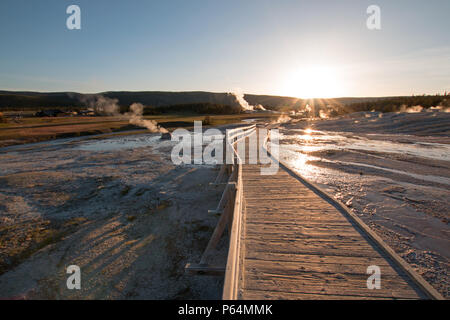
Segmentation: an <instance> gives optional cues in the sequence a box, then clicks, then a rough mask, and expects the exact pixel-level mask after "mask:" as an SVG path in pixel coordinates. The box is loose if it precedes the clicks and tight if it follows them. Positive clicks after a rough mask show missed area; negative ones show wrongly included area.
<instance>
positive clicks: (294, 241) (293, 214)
mask: <svg viewBox="0 0 450 320" xmlns="http://www.w3.org/2000/svg"><path fill="white" fill-rule="evenodd" d="M261 166H262V165H260V164H258V165H250V164H244V165H242V187H243V195H242V198H243V201H242V203H243V205H242V209H241V213H242V217H241V219H242V220H241V221H242V226H241V231H240V235H239V236H240V248H239V253H238V255H239V264H240V267H239V270H240V271H239V276H238V284H237V298H238V299H426V298H427V295H426V294H425V292H423V291H422V290H421V289H420V288H419V287H418V286H417V285H416V283H415V282H414V281H412V280H411V278H410V277H409V276H408V275H407V274H406V273H405V272H403V271H402V270H401V268H399V267H398V266H396V265H395V263H394V261H392V259H391V258H390V257H389V256H388V255H386V254H385V253H384V251H383V250H381V248H380V247H379V246H378V245H377V243H375V242H374V241H372V240H371V239H370V238H369V237H368V236H367V234H366V233H365V232H364V230H361V229H360V227H359V226H358V225H357V224H355V222H354V221H352V220H351V219H350V218H349V217H348V215H347V214H346V212H345V211H344V212H343V211H342V210H339V207H336V206H335V205H334V203H333V202H330V201H327V199H325V198H324V197H323V196H321V195H320V194H318V193H316V192H314V191H313V190H312V189H311V188H310V186H307V185H306V184H305V183H303V182H302V179H299V177H298V176H296V175H295V174H294V173H293V172H292V171H290V170H286V169H287V168H284V167H280V168H279V170H278V172H277V174H275V175H261V171H260V169H261ZM371 265H376V266H378V267H380V271H381V288H380V289H368V287H367V279H368V277H369V276H370V274H367V268H368V267H369V266H371Z"/></svg>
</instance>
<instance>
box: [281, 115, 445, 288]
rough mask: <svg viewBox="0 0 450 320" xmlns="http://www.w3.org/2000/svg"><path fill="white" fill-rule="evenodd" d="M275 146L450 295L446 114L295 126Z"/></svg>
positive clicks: (285, 130)
mask: <svg viewBox="0 0 450 320" xmlns="http://www.w3.org/2000/svg"><path fill="white" fill-rule="evenodd" d="M383 116H384V118H383ZM407 128H408V129H407ZM337 129H339V131H338V130H337ZM396 132H398V133H396ZM280 143H281V146H280V156H281V158H282V159H283V160H284V161H285V162H286V163H287V164H288V165H289V166H290V167H291V168H293V169H295V170H296V171H297V172H299V173H300V174H301V175H302V176H304V177H305V178H307V179H309V180H311V181H313V182H316V183H318V184H319V185H320V186H322V187H323V188H324V189H326V190H328V191H329V192H330V193H332V194H334V195H335V197H336V198H337V199H339V200H341V201H342V202H343V203H345V204H346V205H347V206H348V207H349V208H350V209H351V210H353V211H354V212H355V213H357V214H358V215H359V216H360V217H361V218H362V219H363V220H364V221H365V222H366V223H367V224H368V225H370V227H371V228H372V229H374V230H375V231H377V233H378V234H379V235H381V236H382V238H383V239H384V240H385V241H386V242H387V243H388V244H389V245H390V246H391V247H393V248H394V249H395V250H396V251H397V253H399V254H400V255H401V256H402V257H403V258H404V259H405V260H406V261H408V262H409V263H410V264H411V265H412V266H413V267H414V268H415V269H416V270H417V271H418V272H419V273H420V274H422V276H423V277H424V278H425V279H426V280H427V281H429V282H430V283H431V284H432V285H433V286H434V287H435V288H436V289H438V290H439V291H440V292H441V293H442V294H444V295H445V296H447V297H448V296H449V295H450V292H449V290H450V289H449V288H450V278H449V274H448V273H449V261H450V260H449V259H450V227H449V221H450V212H449V208H450V114H448V113H436V114H431V113H430V114H426V113H424V114H405V113H404V114H385V115H381V116H379V114H378V113H366V114H364V113H361V114H359V115H358V114H356V115H352V116H348V117H345V118H341V119H334V120H333V119H330V120H317V121H298V122H296V123H288V124H285V125H282V126H281V127H280Z"/></svg>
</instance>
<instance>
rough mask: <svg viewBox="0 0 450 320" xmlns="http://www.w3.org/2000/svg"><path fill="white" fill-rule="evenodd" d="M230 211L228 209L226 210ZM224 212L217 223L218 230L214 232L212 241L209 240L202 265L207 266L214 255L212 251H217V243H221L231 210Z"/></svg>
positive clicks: (201, 261)
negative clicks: (208, 260)
mask: <svg viewBox="0 0 450 320" xmlns="http://www.w3.org/2000/svg"><path fill="white" fill-rule="evenodd" d="M226 209H228V208H226ZM226 209H225V210H224V211H223V213H222V214H221V215H220V218H219V222H217V225H216V228H215V229H214V232H213V234H212V236H211V239H209V242H208V245H207V247H206V249H205V251H204V252H203V255H202V258H201V260H200V264H206V261H207V259H208V257H209V256H210V255H211V254H212V250H214V249H215V247H216V246H217V243H218V242H219V240H220V238H221V237H222V234H223V231H224V230H225V227H226V225H227V223H228V221H229V219H228V215H229V214H230V210H226Z"/></svg>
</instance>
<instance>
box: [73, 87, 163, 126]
mask: <svg viewBox="0 0 450 320" xmlns="http://www.w3.org/2000/svg"><path fill="white" fill-rule="evenodd" d="M81 101H82V102H83V103H86V104H87V105H88V106H89V107H90V108H91V109H92V110H94V112H95V114H97V115H102V116H118V117H124V118H125V119H126V120H128V121H129V123H130V124H133V125H135V126H138V127H143V128H147V129H148V130H149V131H150V132H160V133H167V132H168V131H167V130H166V129H165V128H162V127H160V126H159V125H158V123H157V122H156V121H154V120H145V119H143V117H142V116H143V114H144V106H143V105H142V104H140V103H133V104H132V105H131V106H130V112H127V113H125V114H123V115H122V114H121V113H120V106H119V104H118V102H119V100H118V99H112V98H108V97H104V96H102V95H88V96H86V97H83V98H82V99H81Z"/></svg>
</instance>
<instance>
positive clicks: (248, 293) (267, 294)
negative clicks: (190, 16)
mask: <svg viewBox="0 0 450 320" xmlns="http://www.w3.org/2000/svg"><path fill="white" fill-rule="evenodd" d="M242 299H244V300H392V297H363V296H349V295H330V294H312V293H305V292H302V293H298V292H283V291H267V290H253V289H246V290H245V291H244V292H243V294H242Z"/></svg>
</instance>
